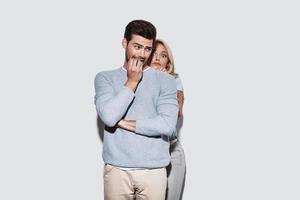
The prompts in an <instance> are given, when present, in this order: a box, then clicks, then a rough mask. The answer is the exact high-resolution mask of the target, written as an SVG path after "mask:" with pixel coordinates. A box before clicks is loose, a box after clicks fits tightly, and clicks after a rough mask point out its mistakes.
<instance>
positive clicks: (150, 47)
mask: <svg viewBox="0 0 300 200" xmlns="http://www.w3.org/2000/svg"><path fill="white" fill-rule="evenodd" d="M133 44H134V45H138V46H141V47H144V46H143V45H141V44H139V43H136V42H135V43H133ZM145 48H149V49H152V46H145Z"/></svg>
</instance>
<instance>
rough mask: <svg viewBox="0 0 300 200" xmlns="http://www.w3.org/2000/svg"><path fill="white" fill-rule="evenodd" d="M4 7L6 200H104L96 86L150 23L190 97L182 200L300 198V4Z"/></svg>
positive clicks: (0, 10)
mask: <svg viewBox="0 0 300 200" xmlns="http://www.w3.org/2000/svg"><path fill="white" fill-rule="evenodd" d="M184 2H185V3H183V1H180V2H179V1H177V2H176V1H156V0H153V1H148V2H146V1H109V2H108V1H102V2H101V1H92V0H85V1H76V0H75V1H70V0H69V1H68V0H60V1H58V0H52V1H37V0H36V1H34V0H29V1H1V3H0V24H1V31H0V66H1V68H0V91H1V98H0V101H1V103H0V121H1V126H0V134H1V135H0V158H1V164H0V188H1V192H0V199H5V200H11V199H32V200H35V199H44V200H47V199H51V200H53V199H73V200H75V199H78V200H82V199H89V200H92V199H95V200H96V199H102V198H103V197H102V196H103V194H102V191H103V184H102V168H103V162H102V158H101V148H102V144H101V141H100V139H99V136H98V133H97V121H96V112H95V108H94V102H93V97H94V88H93V80H94V76H95V75H96V73H97V72H99V71H102V70H107V69H114V68H116V67H118V66H120V65H121V64H122V63H123V57H124V52H123V49H122V47H121V40H122V36H123V32H124V28H125V26H126V24H127V23H128V22H129V21H130V20H132V19H136V18H143V19H146V20H149V21H151V22H152V23H153V24H155V25H156V27H157V29H158V36H159V37H160V38H164V39H165V40H166V41H167V42H168V43H169V44H170V46H171V48H172V50H173V53H174V56H175V64H176V67H177V71H178V72H179V74H180V76H181V78H182V81H183V84H184V89H185V96H186V101H185V105H184V115H185V119H184V125H183V128H182V131H181V133H182V137H181V139H182V143H183V146H184V148H185V153H186V159H187V179H186V188H185V193H184V199H203V200H220V199H230V200H241V199H243V200H246V199H249V200H250V199H251V200H252V199H255V200H258V199H262V200H266V199H270V200H274V199H284V200H285V199H289V200H292V199H295V200H296V199H297V200H298V199H300V193H299V187H300V173H299V168H300V164H299V152H300V148H299V133H300V127H299V120H300V114H299V113H300V112H299V111H300V106H299V101H300V98H299V85H300V83H299V82H300V81H299V64H300V63H299V53H300V49H299V46H300V40H299V35H300V31H299V19H300V16H299V15H300V14H299V5H298V2H297V1H290V0H286V1H266V0H260V1H256V0H254V1H184Z"/></svg>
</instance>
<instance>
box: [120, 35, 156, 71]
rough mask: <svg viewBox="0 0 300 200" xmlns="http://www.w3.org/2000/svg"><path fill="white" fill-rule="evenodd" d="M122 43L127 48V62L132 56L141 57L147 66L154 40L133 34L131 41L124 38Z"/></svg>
mask: <svg viewBox="0 0 300 200" xmlns="http://www.w3.org/2000/svg"><path fill="white" fill-rule="evenodd" d="M122 45H123V47H124V48H125V54H126V61H127V62H128V60H129V59H130V58H131V57H135V58H139V59H140V60H141V61H142V62H143V63H144V66H145V64H146V63H147V60H148V58H149V56H150V54H151V51H152V45H153V40H152V39H150V40H149V39H147V38H144V37H142V36H139V35H135V34H133V35H132V37H131V40H130V41H129V42H128V41H127V40H126V39H125V38H124V39H123V42H122Z"/></svg>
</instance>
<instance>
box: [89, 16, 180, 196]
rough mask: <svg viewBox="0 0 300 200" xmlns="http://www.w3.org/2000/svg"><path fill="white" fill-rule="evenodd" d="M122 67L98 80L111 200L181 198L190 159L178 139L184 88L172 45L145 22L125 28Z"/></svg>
mask: <svg viewBox="0 0 300 200" xmlns="http://www.w3.org/2000/svg"><path fill="white" fill-rule="evenodd" d="M122 46H123V48H124V49H125V61H124V64H123V66H122V67H119V68H117V69H115V70H111V71H104V72H100V73H98V74H97V76H96V78H95V91H96V95H95V105H96V110H97V113H98V115H99V117H100V118H101V120H102V121H103V122H104V124H105V129H104V139H103V154H102V156H103V159H104V162H105V166H104V172H103V179H104V198H105V200H123V199H124V200H125V199H149V200H152V199H153V200H164V199H168V200H176V199H181V194H182V191H183V185H184V178H185V158H184V152H183V149H182V146H181V144H180V142H179V140H178V139H177V137H176V135H177V131H176V124H177V120H178V119H179V118H181V117H182V106H183V88H182V84H181V81H180V79H179V77H178V75H177V74H176V73H175V70H174V60H173V56H172V53H171V50H170V48H169V47H168V45H167V44H166V43H165V42H164V41H163V40H160V39H156V28H155V27H154V26H153V24H151V23H150V22H147V21H145V20H134V21H131V22H130V23H129V24H128V25H127V26H126V29H125V33H124V38H123V41H122Z"/></svg>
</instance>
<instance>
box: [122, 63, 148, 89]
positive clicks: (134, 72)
mask: <svg viewBox="0 0 300 200" xmlns="http://www.w3.org/2000/svg"><path fill="white" fill-rule="evenodd" d="M143 64H144V62H143V61H142V60H141V59H140V58H135V57H132V58H130V59H129V61H128V62H127V67H126V68H127V81H126V83H125V86H127V87H129V88H130V89H131V90H132V91H135V90H136V87H137V85H138V84H139V81H140V80H141V78H142V76H143Z"/></svg>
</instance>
